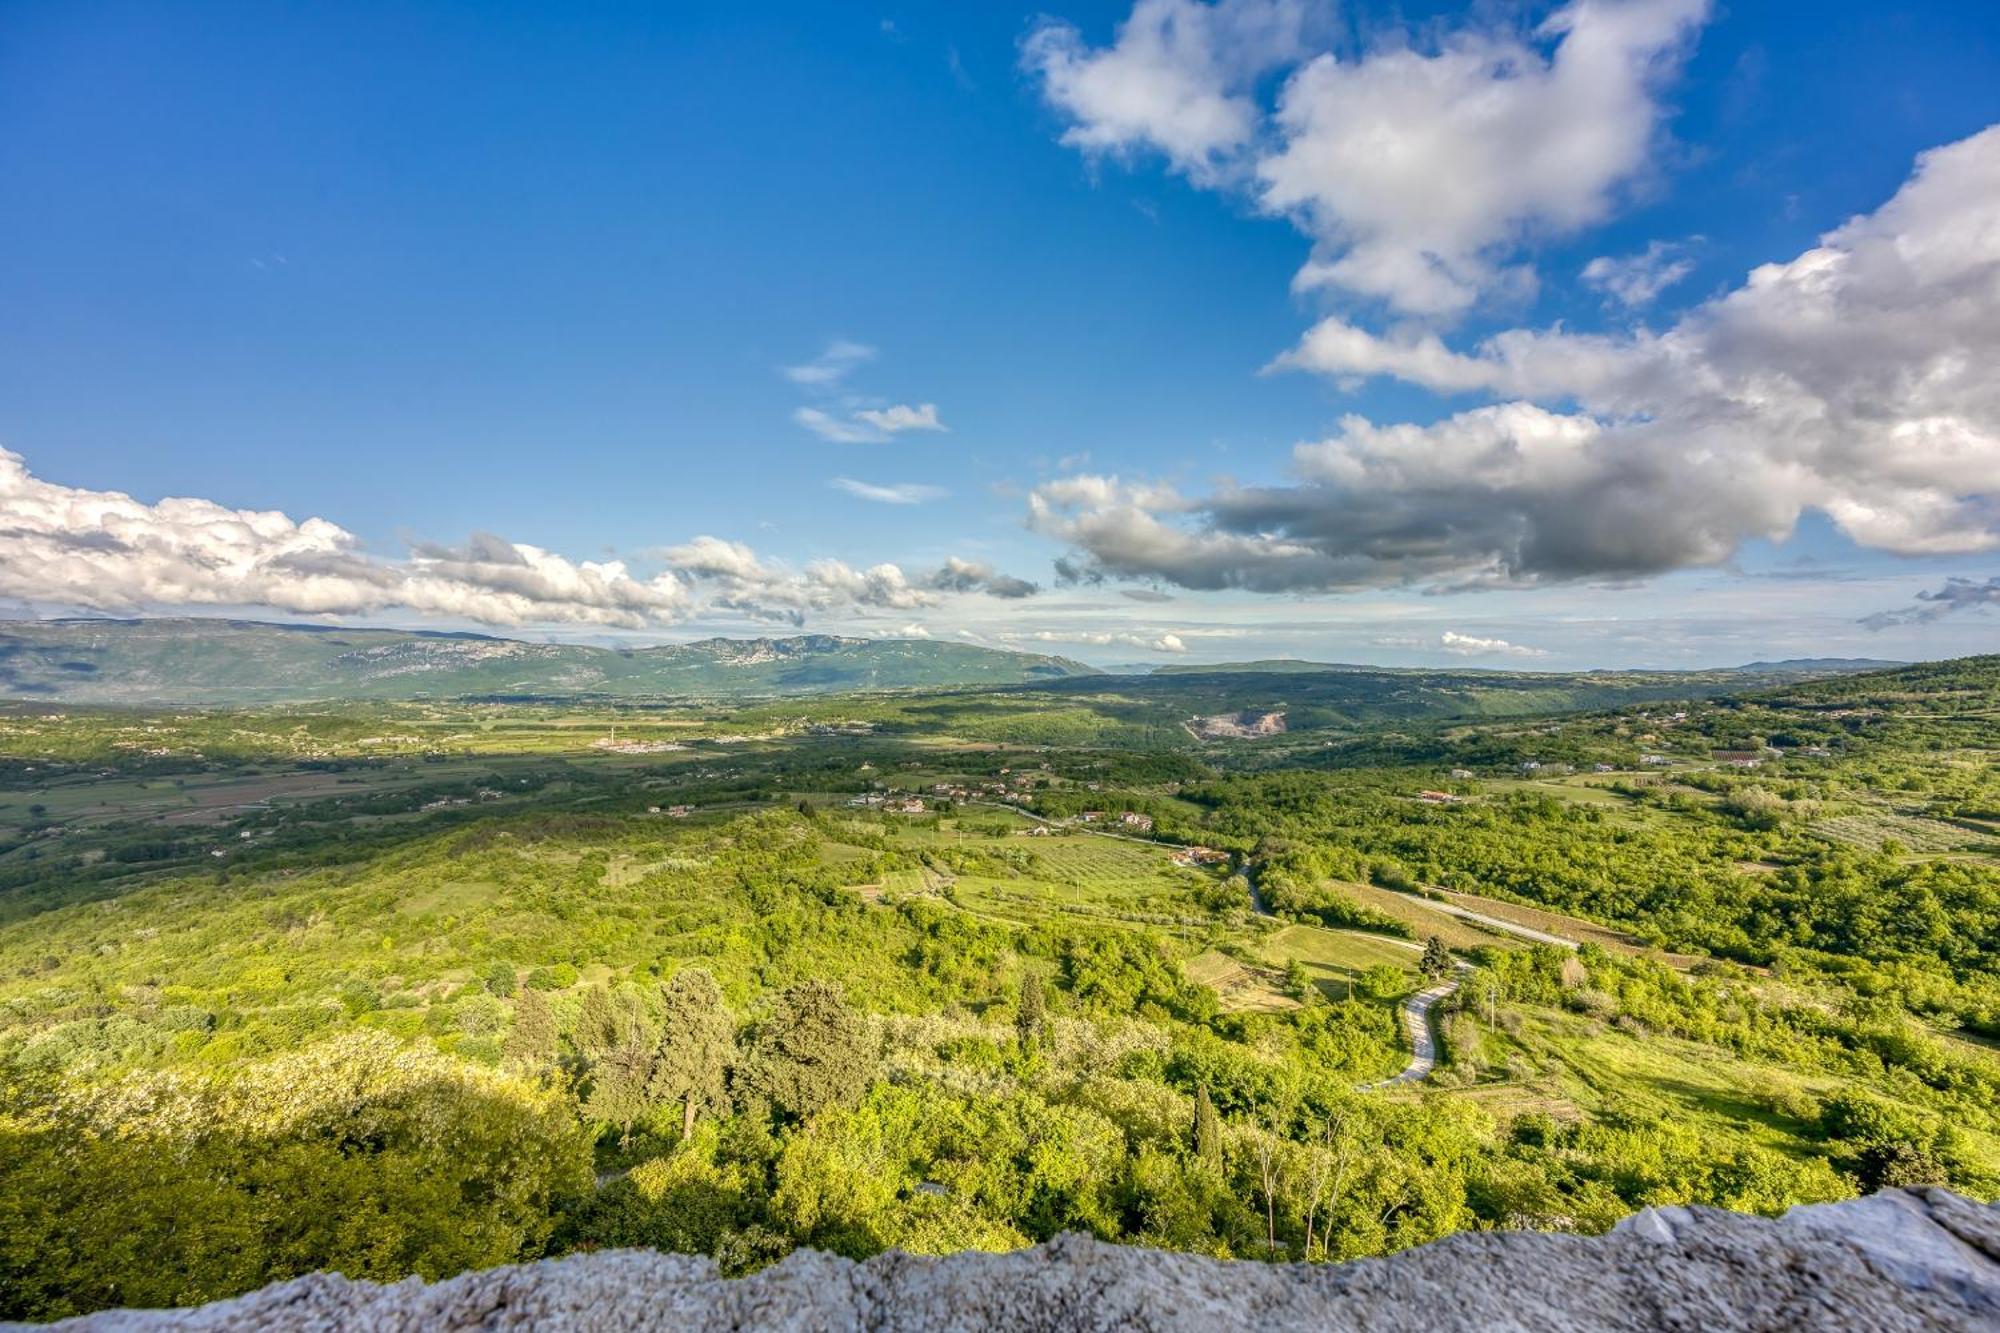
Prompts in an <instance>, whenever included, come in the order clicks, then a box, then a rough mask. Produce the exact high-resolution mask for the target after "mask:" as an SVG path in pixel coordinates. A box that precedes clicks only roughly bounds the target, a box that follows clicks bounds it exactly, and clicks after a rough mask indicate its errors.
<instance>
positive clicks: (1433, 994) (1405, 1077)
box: [1368, 963, 1472, 1088]
mask: <svg viewBox="0 0 2000 1333" xmlns="http://www.w3.org/2000/svg"><path fill="white" fill-rule="evenodd" d="M1471 970H1472V969H1471V968H1470V967H1468V966H1467V965H1465V964H1464V963H1459V964H1457V969H1456V970H1455V971H1454V972H1453V973H1452V974H1451V976H1450V977H1448V978H1446V979H1445V980H1443V981H1440V982H1439V983H1438V984H1437V985H1435V986H1427V987H1425V988H1424V989H1423V990H1420V991H1418V992H1417V993H1416V994H1415V995H1412V996H1411V997H1410V998H1409V999H1407V1000H1405V1001H1403V1030H1404V1031H1406V1032H1408V1033H1409V1034H1410V1063H1408V1064H1407V1065H1404V1066H1403V1072H1402V1073H1400V1074H1398V1075H1396V1077H1394V1078H1386V1079H1383V1080H1382V1081H1381V1082H1380V1083H1370V1084H1369V1085H1368V1087H1370V1088H1392V1087H1394V1086H1396V1085H1397V1084H1399V1083H1421V1082H1423V1081H1424V1080H1425V1079H1427V1078H1429V1077H1430V1076H1431V1071H1432V1070H1433V1069H1436V1068H1437V1034H1436V1032H1434V1031H1433V1030H1432V1028H1431V1010H1432V1009H1434V1008H1436V1007H1437V1003H1438V1001H1439V1000H1442V999H1444V998H1445V997H1447V996H1450V995H1455V994H1457V993H1458V988H1459V987H1460V986H1461V985H1462V984H1464V982H1465V974H1466V973H1467V972H1470V971H1471Z"/></svg>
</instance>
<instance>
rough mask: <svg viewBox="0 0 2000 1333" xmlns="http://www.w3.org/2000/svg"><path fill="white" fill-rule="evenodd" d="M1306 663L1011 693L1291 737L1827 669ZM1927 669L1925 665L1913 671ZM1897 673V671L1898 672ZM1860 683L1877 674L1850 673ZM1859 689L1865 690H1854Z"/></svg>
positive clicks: (1761, 688)
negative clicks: (1248, 716) (1273, 727)
mask: <svg viewBox="0 0 2000 1333" xmlns="http://www.w3.org/2000/svg"><path fill="white" fill-rule="evenodd" d="M1267 666H1268V667H1271V668H1272V669H1271V670H1263V669H1262V668H1263V667H1267ZM1304 666H1305V664H1301V663H1275V662H1274V663H1245V664H1242V665H1231V666H1224V667H1218V668H1215V669H1213V670H1202V669H1197V668H1192V667H1188V668H1177V669H1175V670H1172V671H1159V672H1155V673H1153V674H1152V675H1149V676H1078V677H1071V678H1067V679H1062V680H1053V681H1046V682H1039V683H1035V684H1032V685H1027V686H1022V687H1016V689H1015V691H1014V692H1017V693H1018V692H1019V691H1020V690H1021V689H1030V690H1035V691H1038V692H1044V693H1053V694H1061V695H1069V696H1075V697H1077V698H1078V699H1079V700H1082V699H1084V698H1087V697H1090V696H1097V697H1098V701H1099V703H1100V705H1102V704H1103V702H1104V701H1105V700H1112V699H1115V700H1116V702H1117V703H1118V705H1119V708H1120V710H1121V712H1120V715H1121V716H1123V717H1125V718H1126V719H1127V720H1132V721H1136V720H1139V719H1140V718H1141V717H1144V718H1146V719H1148V720H1150V721H1153V722H1154V723H1156V724H1158V723H1160V722H1162V721H1164V720H1167V719H1174V720H1178V719H1182V718H1187V717H1190V716H1202V715H1212V714H1219V713H1227V712H1235V711H1237V710H1250V711H1257V712H1263V711H1268V712H1282V713H1283V714H1284V715H1285V728H1284V730H1285V731H1287V732H1297V731H1312V730H1319V729H1327V728H1332V729H1348V728H1355V727H1371V726H1380V725H1385V724H1390V723H1398V722H1421V721H1446V720H1455V719H1467V720H1476V719H1480V718H1510V717H1535V716H1543V715H1550V714H1557V713H1573V712H1582V711H1589V710H1596V709H1607V708H1622V707H1625V706H1627V705H1630V704H1641V703H1649V702H1655V701H1664V700H1693V699H1707V698H1718V697H1723V696H1734V695H1753V694H1758V693H1762V692H1765V691H1769V690H1773V689H1782V688H1786V687H1790V686H1795V685H1800V684H1801V682H1804V681H1809V680H1814V679H1816V678H1818V677H1821V676H1824V675H1826V674H1828V671H1829V670H1830V669H1829V668H1819V669H1815V668H1812V667H1809V666H1804V665H1800V666H1790V665H1785V664H1773V665H1771V666H1770V667H1768V668H1763V669H1756V668H1751V667H1724V668H1716V669H1714V670H1708V671H1583V672H1555V671H1477V670H1464V671H1437V670H1426V669H1421V668H1383V667H1359V666H1340V667H1322V668H1318V669H1302V668H1303V667H1304ZM1913 670H1921V668H1913ZM1892 676H1893V673H1892ZM1852 679H1853V680H1854V681H1856V682H1860V681H1866V680H1880V679H1883V677H1882V676H1880V675H1869V676H1865V677H1864V676H1856V677H1852ZM1856 688H1864V687H1863V686H1861V685H1858V684H1857V685H1856Z"/></svg>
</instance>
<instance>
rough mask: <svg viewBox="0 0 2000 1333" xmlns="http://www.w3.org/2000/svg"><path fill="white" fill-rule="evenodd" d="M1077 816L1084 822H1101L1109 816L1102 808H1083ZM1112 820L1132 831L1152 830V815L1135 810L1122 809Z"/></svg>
mask: <svg viewBox="0 0 2000 1333" xmlns="http://www.w3.org/2000/svg"><path fill="white" fill-rule="evenodd" d="M1077 818H1078V819H1080V820H1082V821H1083V822H1084V823H1086V824H1102V823H1104V822H1106V821H1107V820H1109V819H1110V816H1109V815H1107V814H1106V813H1105V812H1104V811H1102V810H1085V811H1084V812H1083V813H1082V814H1080V815H1078V816H1077ZM1113 822H1115V823H1117V824H1119V825H1120V826H1122V827H1124V828H1128V829H1131V830H1132V831H1133V832H1134V833H1151V832H1152V831H1153V817H1152V816H1151V815H1142V814H1140V813H1139V812H1138V811H1137V810H1126V811H1123V812H1121V813H1120V814H1119V816H1118V818H1117V819H1116V820H1115V821H1113Z"/></svg>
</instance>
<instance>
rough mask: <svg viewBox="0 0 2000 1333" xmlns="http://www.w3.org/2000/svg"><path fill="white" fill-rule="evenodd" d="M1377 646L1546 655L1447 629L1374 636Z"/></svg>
mask: <svg viewBox="0 0 2000 1333" xmlns="http://www.w3.org/2000/svg"><path fill="white" fill-rule="evenodd" d="M1375 646H1376V647H1378V648H1408V649H1413V650H1415V651H1418V652H1429V653H1449V654H1450V655H1451V656H1453V657H1547V656H1548V655H1549V654H1548V653H1546V652H1544V651H1543V650H1542V649H1540V648H1530V647H1528V646H1527V645H1526V644H1519V643H1512V642H1510V641H1508V640H1506V639H1492V638H1481V637H1479V636H1478V635H1474V634H1460V633H1459V632H1458V631H1457V630H1452V629H1448V630H1446V631H1445V632H1444V633H1442V634H1439V635H1437V636H1436V637H1434V638H1425V637H1423V636H1421V635H1415V634H1385V635H1382V636H1381V637H1379V638H1377V639H1376V640H1375Z"/></svg>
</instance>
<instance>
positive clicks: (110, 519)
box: [0, 450, 690, 627]
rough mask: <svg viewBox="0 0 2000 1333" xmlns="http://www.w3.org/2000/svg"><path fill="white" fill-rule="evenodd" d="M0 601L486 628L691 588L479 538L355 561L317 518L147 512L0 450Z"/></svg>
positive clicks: (588, 612)
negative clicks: (236, 610)
mask: <svg viewBox="0 0 2000 1333" xmlns="http://www.w3.org/2000/svg"><path fill="white" fill-rule="evenodd" d="M0 594H4V595H6V596H9V597H16V598H20V599H22V600H24V601H28V602H34V603H43V604H52V605H61V606H80V607H90V608H93V609H96V610H104V611H121V612H129V611H141V610H145V609H147V608H150V607H157V606H175V607H190V606H266V607H271V608H274V609H277V610H281V611H286V612H291V613H295V614H303V615H357V614H366V613H370V612H379V611H386V610H391V609H400V610H408V611H417V612H422V613H426V614H434V615H441V616H451V617H457V618H462V619H466V620H475V621H480V622H483V623H486V624H491V625H524V624H530V623H553V624H581V625H612V626H626V627H638V626H642V625H645V624H650V623H657V622H663V621H670V620H673V619H675V618H677V617H678V616H680V615H681V614H682V613H683V612H684V611H685V610H686V609H687V606H688V603H689V600H690V597H689V591H688V588H687V585H686V584H685V583H684V582H683V581H682V580H680V579H678V578H676V577H674V576H673V575H672V574H671V573H667V574H661V575H660V576H658V577H655V578H651V579H643V578H639V577H637V576H635V575H634V574H633V573H631V571H630V570H628V569H627V568H626V566H625V565H624V564H623V563H622V562H620V561H616V560H612V561H603V562H598V561H590V560H584V561H571V560H568V559H565V558H564V557H562V556H559V555H555V554H553V553H551V552H548V551H544V550H542V549H541V548H539V547H535V546H528V545H525V544H522V543H515V542H507V541H504V540H502V539H500V538H498V537H492V536H488V535H481V536H477V537H475V538H474V539H473V540H472V541H470V542H469V543H468V544H467V545H466V546H465V547H463V548H460V549H449V548H443V547H420V548H418V549H417V550H416V551H415V552H413V553H412V554H411V556H410V558H409V559H407V560H403V561H384V560H380V559H378V558H375V557H373V556H370V555H367V554H365V553H364V552H363V551H362V549H361V543H360V541H359V540H358V539H357V538H356V537H355V536H354V535H353V534H352V533H350V532H348V531H347V530H345V529H344V528H341V527H339V526H337V525H336V524H333V523H330V522H328V521H327V520H325V519H323V518H308V519H306V520H304V521H303V522H299V521H295V520H293V519H292V518H290V517H289V516H287V515H285V514H283V513H280V512H278V511H276V510H247V509H229V508H225V507H224V506H222V505H218V504H215V503H214V502H212V501H209V500H200V499H187V498H171V499H165V500H161V501H159V502H158V503H157V504H146V503H144V502H142V501H139V500H135V499H133V498H132V497H131V496H129V495H125V494H122V493H120V492H117V491H89V490H82V489H79V488H75V487H69V486H61V485H57V484H55V483H52V482H47V481H43V480H42V479H40V478H38V477H36V476H34V475H33V474H32V473H30V472H29V471H28V467H27V464H26V462H25V461H24V460H23V459H22V458H21V456H20V455H19V454H15V453H11V452H8V451H5V450H0Z"/></svg>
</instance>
